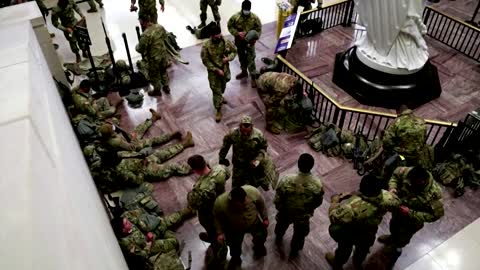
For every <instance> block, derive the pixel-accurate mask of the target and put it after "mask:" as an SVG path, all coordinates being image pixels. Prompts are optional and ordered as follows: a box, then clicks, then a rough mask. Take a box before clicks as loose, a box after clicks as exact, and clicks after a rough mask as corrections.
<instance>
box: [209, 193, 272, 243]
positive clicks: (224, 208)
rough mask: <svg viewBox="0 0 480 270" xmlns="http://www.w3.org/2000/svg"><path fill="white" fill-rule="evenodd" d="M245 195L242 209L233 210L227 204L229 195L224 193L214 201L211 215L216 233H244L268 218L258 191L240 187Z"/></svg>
mask: <svg viewBox="0 0 480 270" xmlns="http://www.w3.org/2000/svg"><path fill="white" fill-rule="evenodd" d="M242 188H243V189H244V190H245V192H246V193H247V197H246V198H245V208H244V209H241V210H239V209H234V207H233V206H232V205H231V204H230V203H229V198H228V197H229V193H228V192H225V193H223V194H222V195H220V196H219V197H218V198H217V199H216V200H215V205H214V207H213V215H214V219H215V220H214V221H215V228H216V229H217V233H218V234H221V233H224V232H226V231H227V232H246V231H249V230H250V229H252V228H253V226H255V225H256V224H258V222H262V221H263V220H265V219H267V218H268V213H267V208H266V207H265V202H264V200H263V198H262V195H261V194H260V191H258V189H256V188H255V187H252V186H250V185H245V186H242Z"/></svg>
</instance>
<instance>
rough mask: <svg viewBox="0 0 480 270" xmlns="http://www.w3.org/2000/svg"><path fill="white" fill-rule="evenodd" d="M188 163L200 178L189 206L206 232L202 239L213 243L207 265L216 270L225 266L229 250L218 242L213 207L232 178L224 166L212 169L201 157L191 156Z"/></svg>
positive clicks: (202, 234) (189, 197)
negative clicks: (226, 183) (211, 255)
mask: <svg viewBox="0 0 480 270" xmlns="http://www.w3.org/2000/svg"><path fill="white" fill-rule="evenodd" d="M187 162H188V165H190V167H191V168H192V170H193V172H194V173H196V174H198V175H199V176H200V177H199V178H198V179H197V182H196V183H195V184H194V185H193V188H192V190H191V191H190V192H189V193H188V195H187V200H188V206H189V207H190V208H192V209H193V210H196V211H197V214H198V221H199V222H200V224H201V225H202V226H203V228H204V229H205V231H206V232H201V233H200V234H199V237H200V239H201V240H202V241H205V242H208V243H212V245H211V247H212V251H213V254H214V256H213V258H207V265H208V267H209V268H211V269H216V267H222V266H223V265H224V263H225V259H226V255H227V254H226V251H227V250H226V249H225V247H223V246H220V245H218V243H217V241H216V236H217V233H216V230H215V223H214V221H213V205H214V204H215V199H217V197H218V196H220V195H221V194H223V193H224V192H225V182H226V181H227V180H228V178H230V172H229V170H228V169H227V168H226V167H225V166H223V165H217V166H214V167H213V168H212V167H210V165H208V164H207V163H206V162H205V159H204V158H203V157H202V156H200V155H194V156H191V157H190V158H188V161H187Z"/></svg>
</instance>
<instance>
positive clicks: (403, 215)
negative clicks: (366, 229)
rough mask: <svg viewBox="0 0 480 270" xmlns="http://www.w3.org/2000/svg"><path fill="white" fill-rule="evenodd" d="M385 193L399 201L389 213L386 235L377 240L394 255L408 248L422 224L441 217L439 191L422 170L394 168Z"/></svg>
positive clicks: (426, 172) (440, 189)
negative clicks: (394, 196) (397, 207)
mask: <svg viewBox="0 0 480 270" xmlns="http://www.w3.org/2000/svg"><path fill="white" fill-rule="evenodd" d="M388 187H389V191H390V192H391V193H393V194H396V195H397V196H398V197H399V198H400V201H401V203H400V204H401V205H400V207H399V209H398V210H396V211H393V212H392V219H391V220H390V235H383V236H381V237H379V239H378V241H379V242H381V243H384V244H387V245H388V246H389V247H390V248H392V249H393V251H394V252H395V253H396V254H395V255H399V254H400V253H401V249H402V248H403V247H404V246H406V245H408V243H409V242H410V239H411V238H412V237H413V235H414V234H415V233H416V232H418V231H419V230H420V229H422V228H423V224H424V223H425V222H429V223H430V222H434V221H437V220H438V219H440V218H441V217H442V216H443V215H444V209H443V200H442V197H443V195H442V188H441V187H440V185H439V184H438V183H437V182H436V181H435V180H434V179H433V177H432V175H431V174H430V173H429V172H428V171H427V170H425V169H424V168H422V167H419V166H417V167H398V168H397V169H396V170H395V172H394V173H393V176H392V178H391V179H390V182H389V183H388Z"/></svg>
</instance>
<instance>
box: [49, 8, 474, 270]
mask: <svg viewBox="0 0 480 270" xmlns="http://www.w3.org/2000/svg"><path fill="white" fill-rule="evenodd" d="M104 1H105V10H104V11H102V13H101V14H89V15H87V16H88V17H87V21H88V23H89V26H91V28H90V29H91V31H92V32H91V35H92V39H93V42H94V46H93V51H94V54H102V53H105V52H106V47H105V45H104V44H103V39H104V36H103V33H102V32H103V31H102V30H101V28H98V27H99V24H100V23H99V21H100V16H99V15H102V17H103V18H104V20H105V21H106V24H107V26H108V31H109V35H110V36H112V40H114V43H115V54H116V56H118V57H120V58H122V56H123V58H124V55H125V52H124V50H123V49H122V46H121V45H119V44H121V38H119V35H120V33H121V32H124V31H125V32H128V33H127V35H128V36H129V40H130V41H131V42H130V47H133V46H134V45H135V43H136V38H135V36H134V35H133V33H134V26H135V24H136V23H135V16H136V15H135V14H132V13H129V12H128V5H129V4H128V1H127V2H126V3H124V4H123V5H119V4H118V2H117V1H116V0H104ZM166 2H167V4H166V11H165V13H164V14H165V17H162V16H160V22H161V23H164V25H165V26H166V28H167V29H168V30H170V31H174V32H175V33H176V34H177V36H178V38H179V43H180V45H181V46H183V47H186V48H185V49H184V50H182V55H183V57H184V58H185V59H187V60H188V61H190V64H189V65H182V64H174V65H173V66H172V67H171V68H170V69H169V75H170V79H171V85H170V87H171V89H172V94H171V95H169V96H165V95H164V96H163V97H161V98H152V97H148V96H146V97H145V100H144V105H143V106H142V108H139V109H132V108H128V107H127V106H124V107H123V108H122V109H121V112H122V119H121V121H122V126H124V127H125V128H126V129H132V128H133V126H134V125H136V124H138V123H140V122H141V121H143V120H144V119H146V118H147V117H149V113H148V109H149V108H155V109H157V110H158V111H159V112H160V113H161V114H162V116H163V118H162V119H161V120H160V121H158V122H157V123H155V125H154V127H153V128H152V129H151V131H150V132H149V133H150V134H152V135H155V134H160V133H163V132H169V131H174V130H181V131H183V132H186V131H192V132H193V134H194V139H195V143H196V145H195V147H193V148H189V149H187V150H186V151H184V153H182V154H180V155H179V156H177V157H176V158H175V159H174V160H185V159H187V158H188V157H189V156H190V155H193V154H202V155H204V156H205V157H206V158H207V159H208V160H209V161H210V163H211V164H216V163H217V161H218V150H219V148H220V146H221V143H222V138H223V136H224V134H226V132H227V131H228V130H229V129H230V128H232V127H235V126H237V125H238V120H239V118H240V117H241V115H243V114H250V115H251V116H252V117H253V119H254V123H255V126H256V127H258V128H259V129H261V130H262V131H264V127H265V124H264V107H263V105H262V103H261V101H260V99H259V98H258V95H257V93H256V91H255V89H252V88H251V87H250V84H249V82H248V80H241V81H238V80H235V79H233V80H232V81H231V82H230V83H229V84H228V85H227V90H226V93H225V98H226V100H227V101H228V104H227V105H226V106H224V119H223V120H222V122H221V123H219V124H217V123H215V121H214V119H213V116H214V110H213V106H212V101H211V99H212V96H211V91H210V89H209V86H208V81H207V73H206V70H205V68H204V67H203V65H202V63H201V60H200V57H199V55H200V45H195V44H197V43H198V42H197V41H194V40H192V39H191V37H192V36H191V35H190V34H189V33H188V32H186V30H185V31H184V27H185V24H187V23H188V24H197V23H198V19H197V17H196V16H197V15H198V14H197V13H198V11H197V9H196V8H195V7H194V6H193V5H186V4H185V3H184V2H183V1H169V0H167V1H166ZM223 2H224V4H223V5H222V8H221V10H222V12H225V11H228V10H229V11H228V12H225V13H222V16H224V14H225V15H227V14H231V13H233V11H234V10H236V7H237V6H239V5H240V2H241V1H240V0H235V1H233V0H232V1H226V0H224V1H223ZM274 2H275V1H272V0H268V1H266V0H262V1H253V11H254V12H258V13H259V15H260V17H261V18H262V20H263V22H264V23H267V24H265V25H264V27H263V35H262V38H261V40H260V41H259V42H258V43H257V45H256V48H257V65H258V66H260V61H259V59H260V58H261V57H264V56H272V55H273V50H274V46H275V31H276V25H275V23H272V21H274V19H275V8H274V7H273V6H274ZM442 2H445V3H448V4H449V5H455V3H462V1H460V0H459V1H457V2H449V1H445V0H444V1H442ZM463 2H472V1H463ZM197 3H198V2H197V1H195V5H198V4H197ZM256 5H257V6H256ZM81 8H82V9H83V10H85V9H86V8H87V5H86V4H85V3H82V4H81ZM229 12H230V13H229ZM167 15H168V16H167ZM222 23H223V24H225V23H226V20H223V21H222ZM127 28H128V30H124V29H127ZM177 29H178V30H177ZM52 31H55V30H52ZM336 31H337V32H335V33H333V34H330V35H329V33H327V32H325V33H322V34H319V35H318V36H316V37H314V38H322V39H324V40H329V42H333V43H338V44H340V46H344V47H346V46H348V42H351V41H352V39H353V38H352V30H350V29H344V28H339V29H336ZM56 33H57V37H56V38H55V42H57V43H59V44H60V49H59V51H58V52H59V55H60V56H61V57H62V58H63V60H64V61H66V62H68V61H72V60H73V55H72V54H71V53H70V52H69V49H68V47H67V46H65V45H66V44H65V42H64V40H63V36H62V35H61V34H60V33H59V32H58V31H56ZM302 42H305V41H304V40H299V41H298V42H297V44H296V45H295V47H294V49H293V50H292V51H291V52H290V54H289V57H294V56H295V55H298V58H299V59H302V57H303V59H306V58H305V54H304V52H303V51H302V50H300V51H299V52H297V53H295V50H296V49H297V48H304V47H302V46H305V45H302ZM312 44H313V43H312ZM316 44H317V45H315V46H318V49H317V50H318V51H315V54H312V55H309V57H311V58H310V60H309V61H304V62H308V64H311V63H314V62H317V61H319V60H312V58H313V57H318V59H320V60H322V61H325V63H326V64H325V65H324V66H321V67H319V68H320V69H321V70H323V71H320V72H318V71H315V69H312V71H305V73H306V74H307V75H308V76H311V77H312V78H315V74H316V72H317V73H319V74H320V73H321V74H328V72H331V68H329V66H328V65H329V64H328V57H333V56H334V55H335V53H336V52H338V47H333V46H330V47H326V48H323V47H321V46H322V44H323V43H321V42H320V41H317V43H316ZM191 45H194V46H191ZM187 46H190V47H187ZM320 48H322V50H320ZM122 50H123V51H122ZM438 51H439V53H438V55H439V57H445V61H442V62H447V61H448V60H449V59H453V58H452V57H450V55H452V54H455V52H451V51H449V50H448V48H442V49H441V50H440V49H439V50H438ZM289 59H291V58H289ZM462 60H464V59H462V58H461V57H460V58H459V59H456V60H451V61H452V63H454V64H452V65H447V64H445V66H446V67H448V68H455V69H459V70H458V71H457V72H455V73H451V74H450V73H449V74H450V77H451V78H452V80H457V82H455V81H453V82H451V84H452V88H453V87H454V86H456V87H458V86H459V82H465V83H466V84H472V83H473V84H474V86H475V85H476V89H478V85H479V81H478V80H479V78H480V77H478V76H477V77H475V75H474V74H473V73H471V74H470V75H469V77H468V79H469V80H466V79H465V78H464V77H460V78H458V77H457V76H461V75H462V73H465V70H473V71H475V72H478V67H475V65H471V63H469V62H468V61H467V62H466V64H465V62H462ZM292 61H293V60H292ZM452 66H453V67H452ZM300 67H301V65H300ZM231 69H232V74H233V75H235V74H236V73H237V72H239V63H238V60H234V62H233V63H232V65H231ZM472 74H473V75H472ZM463 75H465V74H463ZM472 76H473V77H472ZM232 77H234V76H232ZM320 77H321V75H320ZM455 78H457V79H455ZM327 81H329V80H328V77H327V79H325V83H324V84H327ZM471 81H473V82H471ZM321 86H322V87H323V85H321ZM474 86H472V87H465V88H464V89H466V90H461V91H467V90H468V93H467V94H469V93H470V92H471V88H475V87H474ZM325 88H327V87H325ZM462 89H463V88H462ZM477 92H478V91H477ZM112 98H113V99H114V98H118V97H114V96H112ZM474 98H475V96H473V97H472V98H471V99H474ZM468 100H470V98H468ZM346 104H349V103H346ZM349 105H350V104H349ZM477 105H478V104H477ZM462 106H463V105H461V106H460V105H458V104H457V106H453V107H451V106H448V107H445V108H444V109H442V110H443V111H445V112H444V113H445V114H450V113H449V111H451V110H453V112H452V113H451V114H458V117H456V118H455V119H460V118H461V117H460V116H462V117H463V115H464V112H463V111H462V112H461V113H460V112H459V110H460V109H461V108H460V107H462ZM437 107H439V108H442V104H438V105H437ZM439 110H440V109H439ZM426 116H427V117H430V118H437V116H438V117H440V118H442V119H443V117H441V114H434V113H433V112H431V113H429V114H426ZM445 119H446V118H445ZM455 119H454V118H453V117H452V120H455ZM265 135H266V137H267V139H268V142H269V148H268V151H269V153H270V155H272V157H273V158H274V161H275V162H276V164H277V167H278V168H279V170H280V172H281V173H282V174H284V173H288V172H294V171H295V170H296V168H295V167H296V159H297V157H298V156H299V154H301V153H304V152H309V153H312V154H313V155H314V156H315V159H316V167H315V173H317V174H319V175H320V176H321V177H322V179H323V181H324V185H325V191H326V194H325V201H324V203H323V204H322V206H321V207H320V208H319V209H317V211H316V212H315V216H314V218H313V219H312V225H311V233H310V235H309V237H308V238H307V241H306V244H305V248H304V250H303V252H302V253H301V254H300V256H299V257H298V258H297V259H295V260H288V258H287V257H286V254H288V252H289V247H288V244H289V238H290V237H291V233H292V232H291V230H289V231H288V232H287V235H286V241H285V243H284V247H283V248H281V249H278V248H277V247H276V246H275V244H274V241H273V239H274V235H273V228H274V225H275V218H274V216H275V213H276V211H275V209H274V207H273V202H272V200H273V196H274V193H273V192H272V191H268V192H263V194H264V196H265V199H266V203H267V205H268V206H269V207H268V210H269V217H270V221H271V225H270V227H269V233H270V234H269V237H268V239H267V243H266V246H267V249H268V255H267V256H266V257H265V258H263V259H261V260H253V257H252V250H251V244H250V241H248V239H249V238H247V241H245V245H244V253H243V261H244V262H243V264H242V269H265V270H267V269H278V270H280V269H285V270H286V269H308V270H310V269H329V267H328V264H327V262H326V261H325V259H324V254H325V253H326V252H329V251H332V250H333V249H334V248H335V242H334V241H333V240H332V239H331V238H330V237H329V235H328V225H329V222H328V218H327V209H328V206H329V201H330V197H331V195H333V194H335V193H339V192H347V191H352V190H354V189H356V187H357V185H358V182H359V179H360V178H359V176H358V175H356V173H355V171H354V170H353V169H352V166H351V164H349V163H348V162H346V161H344V160H342V159H337V158H328V157H326V156H324V155H322V154H318V153H316V152H313V151H312V150H311V149H310V148H309V147H308V146H307V145H306V144H305V141H304V139H303V136H304V135H305V134H304V133H300V134H296V135H286V134H281V135H276V136H274V135H272V134H270V133H265ZM194 179H195V177H194V176H189V177H182V178H178V177H174V178H171V179H169V180H168V181H165V182H161V183H156V184H155V187H156V191H155V195H156V198H157V199H158V200H159V202H160V204H161V206H162V207H163V209H164V211H165V212H166V213H170V212H173V211H175V210H178V209H180V208H181V207H184V206H185V205H186V195H187V192H188V191H189V190H190V189H191V188H192V185H193V183H194ZM450 194H451V192H445V208H446V215H445V217H444V218H443V219H441V220H440V221H438V222H436V223H434V224H429V225H427V226H426V227H425V228H424V229H423V230H422V231H421V232H419V233H418V234H417V235H416V236H415V237H414V239H413V240H412V243H411V244H410V245H409V246H408V247H407V248H405V250H404V253H403V254H402V256H401V257H400V259H399V260H398V262H397V264H396V267H395V269H405V268H407V267H408V266H409V265H412V264H413V263H414V262H416V261H417V260H419V259H422V260H423V259H424V258H427V259H428V257H425V256H430V257H431V258H433V257H434V256H437V257H438V260H440V259H441V258H448V257H446V255H445V254H443V253H440V252H439V253H431V252H433V251H434V250H435V248H436V247H438V246H441V245H442V243H444V241H445V240H447V239H448V238H450V237H451V236H453V235H454V234H455V233H457V232H458V231H460V230H461V229H463V228H464V227H466V226H467V225H468V224H470V223H472V222H473V221H474V220H475V219H477V218H478V217H479V216H480V209H479V208H478V205H479V203H480V197H479V196H478V193H474V192H473V191H470V190H468V191H467V192H466V193H465V195H464V196H463V197H462V198H460V199H453V198H452V196H451V195H450ZM387 221H388V216H387V217H386V218H385V220H384V222H383V223H382V225H381V228H380V230H379V234H380V233H385V232H387V231H388V223H387ZM201 231H202V227H201V226H200V225H199V224H198V221H197V219H196V218H195V219H192V220H190V221H188V222H186V224H185V225H184V226H182V227H181V228H180V229H179V230H178V238H179V239H180V240H181V241H183V242H184V245H183V251H182V258H183V260H184V261H186V260H187V254H188V252H189V251H191V252H192V257H193V262H192V269H195V270H197V269H202V267H203V255H204V252H205V250H206V248H207V246H206V245H205V243H203V242H201V241H200V240H199V239H198V233H199V232H201ZM475 232H477V231H475ZM477 235H478V233H477ZM472 241H473V240H472ZM475 243H477V242H475ZM455 247H456V246H454V245H453V246H452V248H451V250H449V252H450V254H454V256H457V257H456V258H457V259H458V258H462V257H461V256H462V255H463V250H462V247H461V246H458V247H456V248H455ZM465 248H468V251H469V252H473V253H474V254H475V252H476V254H480V246H479V245H478V243H477V244H471V245H470V246H468V247H465ZM425 260H426V259H425ZM386 261H387V259H386V258H385V254H384V253H383V250H382V246H381V245H379V244H378V243H376V244H375V245H374V247H373V248H372V251H371V255H370V256H369V258H368V261H367V264H366V269H384V268H385V264H386ZM426 263H428V262H426ZM447 264H448V262H447ZM457 266H458V264H457ZM473 266H474V265H473V264H472V265H469V267H470V268H468V267H460V268H458V267H456V268H455V267H454V268H446V267H445V268H443V266H442V267H440V268H438V267H437V268H425V267H424V268H416V269H477V268H472V267H473ZM345 268H346V269H353V266H352V265H350V263H349V264H348V265H347V266H346V267H345ZM412 269H413V268H412Z"/></svg>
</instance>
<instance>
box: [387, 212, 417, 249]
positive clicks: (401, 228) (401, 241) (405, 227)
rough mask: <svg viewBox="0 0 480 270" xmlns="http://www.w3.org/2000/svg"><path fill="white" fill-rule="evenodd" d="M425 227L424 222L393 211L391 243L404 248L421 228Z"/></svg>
mask: <svg viewBox="0 0 480 270" xmlns="http://www.w3.org/2000/svg"><path fill="white" fill-rule="evenodd" d="M422 228H423V222H418V221H416V220H413V219H410V218H405V217H402V216H400V214H396V213H392V219H391V220H390V234H391V245H392V246H394V247H396V248H403V247H405V246H406V245H408V243H410V240H411V239H412V237H413V236H414V235H415V233H417V232H418V231H419V230H421V229H422Z"/></svg>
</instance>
